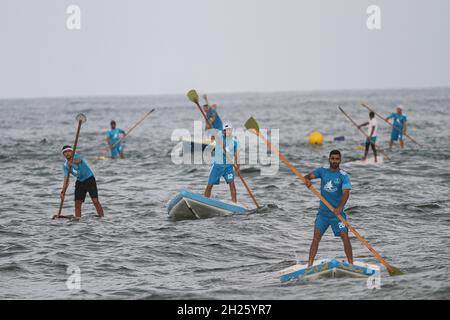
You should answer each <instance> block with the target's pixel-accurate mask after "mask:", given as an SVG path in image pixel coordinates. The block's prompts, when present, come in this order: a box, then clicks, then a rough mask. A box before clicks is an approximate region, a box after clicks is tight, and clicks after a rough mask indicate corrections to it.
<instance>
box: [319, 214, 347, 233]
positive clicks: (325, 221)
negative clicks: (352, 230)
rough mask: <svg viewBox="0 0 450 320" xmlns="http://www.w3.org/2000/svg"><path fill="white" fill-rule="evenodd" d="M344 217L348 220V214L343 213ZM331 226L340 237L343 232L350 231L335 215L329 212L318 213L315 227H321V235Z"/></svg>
mask: <svg viewBox="0 0 450 320" xmlns="http://www.w3.org/2000/svg"><path fill="white" fill-rule="evenodd" d="M342 217H344V219H345V221H347V216H346V215H345V213H342ZM329 226H331V229H332V230H333V232H334V235H335V236H336V237H339V236H340V234H341V232H348V229H347V227H346V226H345V225H344V223H342V221H341V220H339V218H338V217H336V216H335V215H333V216H329V215H328V214H323V213H318V214H317V217H316V222H315V224H314V228H316V229H319V230H320V235H323V234H324V233H325V231H327V229H328V227H329Z"/></svg>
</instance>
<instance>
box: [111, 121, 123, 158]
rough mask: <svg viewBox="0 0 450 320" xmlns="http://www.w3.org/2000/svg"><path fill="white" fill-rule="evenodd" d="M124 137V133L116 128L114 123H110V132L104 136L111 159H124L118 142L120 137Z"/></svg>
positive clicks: (121, 147) (121, 146)
mask: <svg viewBox="0 0 450 320" xmlns="http://www.w3.org/2000/svg"><path fill="white" fill-rule="evenodd" d="M121 134H122V135H125V131H123V130H122V129H119V128H116V121H114V120H112V121H111V130H109V131H108V132H107V134H106V142H108V145H109V148H110V149H111V158H113V159H114V158H116V157H117V156H118V155H119V156H120V158H121V159H124V158H125V156H124V155H123V145H122V144H121V143H120V142H119V141H120V139H121V137H120V135H121Z"/></svg>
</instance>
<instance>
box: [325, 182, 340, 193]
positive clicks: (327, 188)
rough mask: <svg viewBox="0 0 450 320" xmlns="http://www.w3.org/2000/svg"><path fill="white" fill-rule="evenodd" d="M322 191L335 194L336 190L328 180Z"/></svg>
mask: <svg viewBox="0 0 450 320" xmlns="http://www.w3.org/2000/svg"><path fill="white" fill-rule="evenodd" d="M323 190H325V191H326V192H336V191H337V188H336V187H335V186H334V185H333V182H332V181H331V180H330V181H328V182H327V183H326V184H325V186H324V187H323Z"/></svg>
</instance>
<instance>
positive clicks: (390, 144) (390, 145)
mask: <svg viewBox="0 0 450 320" xmlns="http://www.w3.org/2000/svg"><path fill="white" fill-rule="evenodd" d="M393 145H394V141H392V140H390V141H389V151H390V150H392V146H393Z"/></svg>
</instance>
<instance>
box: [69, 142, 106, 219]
mask: <svg viewBox="0 0 450 320" xmlns="http://www.w3.org/2000/svg"><path fill="white" fill-rule="evenodd" d="M62 153H63V155H64V157H65V158H66V160H65V162H64V167H63V168H64V185H63V190H62V191H61V198H63V197H64V195H65V193H66V191H67V187H68V186H69V162H71V163H72V167H71V170H70V171H71V174H72V175H73V176H74V177H76V178H77V181H76V182H75V218H81V205H82V204H83V202H84V200H85V199H86V193H89V196H90V197H91V199H92V203H93V204H94V206H95V210H96V211H97V215H98V216H99V217H103V216H104V214H103V208H102V205H101V204H100V201H99V200H98V191H97V182H96V181H95V177H94V173H93V172H92V170H91V168H89V165H88V164H87V162H86V160H84V159H83V158H82V157H81V156H80V155H79V154H78V153H76V154H75V155H74V157H73V158H72V155H73V149H72V147H71V146H67V145H66V146H64V147H63V149H62Z"/></svg>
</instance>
